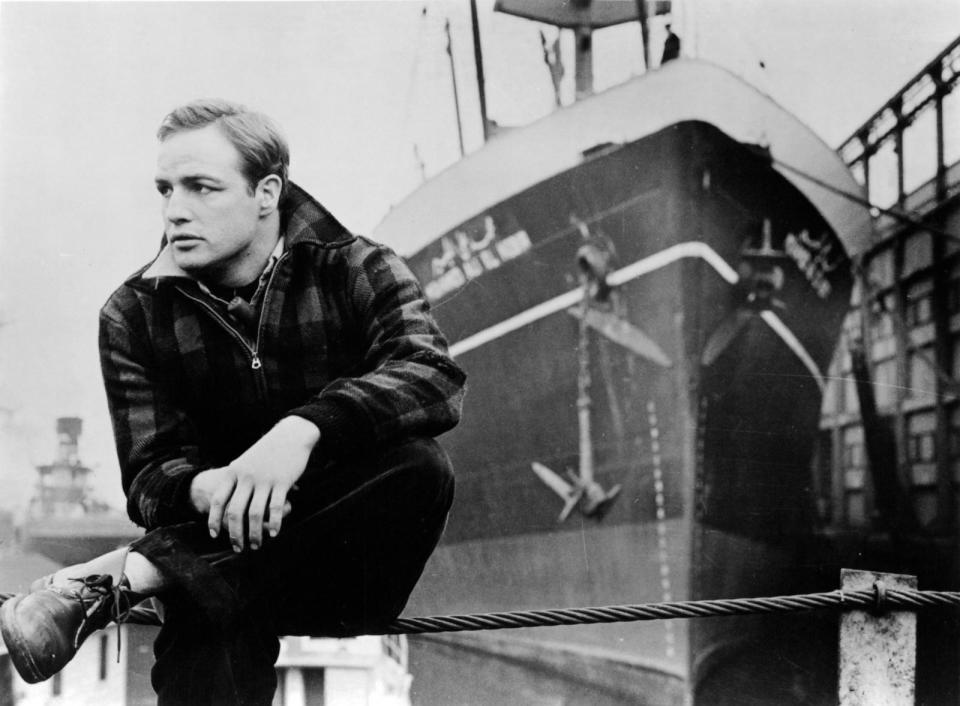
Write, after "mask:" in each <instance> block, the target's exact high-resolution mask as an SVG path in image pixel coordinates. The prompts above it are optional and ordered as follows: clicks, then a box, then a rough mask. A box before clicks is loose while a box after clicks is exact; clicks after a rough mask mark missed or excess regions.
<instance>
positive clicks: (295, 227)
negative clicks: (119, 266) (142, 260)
mask: <svg viewBox="0 0 960 706" xmlns="http://www.w3.org/2000/svg"><path fill="white" fill-rule="evenodd" d="M355 237H356V236H354V235H353V234H352V233H350V231H348V230H347V229H346V228H345V227H344V226H343V224H341V223H340V221H338V220H337V219H336V218H334V216H333V215H332V214H331V213H330V212H329V211H328V210H327V209H325V208H324V207H323V206H322V205H321V204H320V203H319V202H318V201H317V200H316V199H314V198H313V197H312V196H310V194H308V193H307V192H306V191H304V190H303V189H301V188H300V187H299V186H297V185H296V184H294V183H293V182H290V183H289V184H288V190H287V194H286V196H285V197H284V199H283V202H282V203H281V205H280V239H279V240H278V241H277V247H276V248H274V251H273V253H272V255H271V261H272V258H274V257H276V258H279V257H280V255H281V254H282V253H283V251H284V250H285V249H293V248H295V247H299V246H303V245H314V246H319V247H327V248H329V247H338V246H341V245H346V244H348V243H350V242H352V241H353V240H354V239H355ZM167 278H174V279H189V280H193V279H195V278H194V277H193V276H192V275H191V274H189V273H188V272H186V271H185V270H184V269H183V268H181V267H180V266H179V265H177V263H176V262H174V260H173V253H172V252H171V251H170V245H169V244H168V243H167V240H166V237H164V239H163V245H162V247H161V250H160V253H159V254H158V255H157V257H156V259H154V261H153V262H152V263H150V264H149V265H148V266H147V267H146V268H144V269H142V270H141V271H140V272H138V273H135V274H134V275H133V276H132V277H131V278H130V279H128V280H127V282H128V283H130V282H132V281H135V280H155V283H156V284H159V282H160V280H163V279H167Z"/></svg>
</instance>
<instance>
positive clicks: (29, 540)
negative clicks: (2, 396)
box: [5, 417, 143, 588]
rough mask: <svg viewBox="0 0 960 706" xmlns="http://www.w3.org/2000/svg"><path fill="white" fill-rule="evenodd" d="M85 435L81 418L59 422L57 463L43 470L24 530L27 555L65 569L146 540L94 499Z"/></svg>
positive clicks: (119, 514) (122, 517)
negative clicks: (82, 452)
mask: <svg viewBox="0 0 960 706" xmlns="http://www.w3.org/2000/svg"><path fill="white" fill-rule="evenodd" d="M82 430H83V420H81V419H79V418H77V417H60V418H59V419H57V437H58V441H57V453H56V456H55V458H54V460H53V462H52V463H49V464H44V465H41V466H37V475H38V478H37V486H36V492H35V493H34V495H33V497H32V498H31V500H30V505H29V508H28V510H27V514H26V518H25V520H24V523H23V527H22V528H21V530H20V531H21V534H22V542H23V546H24V548H25V549H26V550H27V551H31V552H36V553H38V554H42V555H43V556H45V557H47V558H49V559H52V560H53V561H56V562H58V563H59V564H61V565H63V566H69V565H71V564H79V563H81V562H84V561H87V560H88V559H91V558H93V557H95V556H98V555H100V554H105V553H106V552H109V551H112V550H114V549H116V548H117V547H119V546H123V545H126V544H129V543H130V542H131V541H133V540H134V539H136V538H137V537H140V536H142V535H143V530H142V529H140V528H139V527H137V526H136V525H135V524H133V523H132V522H131V521H130V520H129V519H128V518H127V516H126V515H125V514H123V513H122V512H120V511H117V510H114V509H112V508H110V507H108V506H107V505H105V504H104V503H102V502H100V501H98V500H97V499H96V498H94V497H93V495H92V494H91V492H90V488H89V485H88V482H89V475H90V473H91V472H92V469H91V468H90V467H89V466H86V465H84V464H83V463H82V462H81V460H80V457H79V453H78V446H79V439H80V434H81V432H82ZM5 588H6V587H5Z"/></svg>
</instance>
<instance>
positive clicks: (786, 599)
mask: <svg viewBox="0 0 960 706" xmlns="http://www.w3.org/2000/svg"><path fill="white" fill-rule="evenodd" d="M878 601H879V602H880V604H881V607H882V609H883V610H895V609H910V610H917V609H921V608H934V607H949V606H960V592H951V591H902V590H891V589H887V590H885V591H882V590H881V591H878V590H877V589H873V590H862V591H841V590H836V591H830V592H829V593H809V594H804V595H796V596H775V597H771V598H731V599H721V600H706V601H680V602H673V603H647V604H641V605H619V606H603V607H596V608H569V609H561V610H531V611H518V612H512V613H479V614H474V615H450V616H435V617H429V618H399V619H398V620H395V621H394V622H393V623H392V624H391V625H390V626H389V627H388V628H387V629H386V630H385V631H384V634H407V635H415V634H422V633H436V632H462V631H466V630H503V629H511V628H533V627H556V626H561V625H592V624H599V623H619V622H636V621H642V620H670V619H675V618H714V617H728V616H737V615H751V614H760V613H795V612H801V611H810V610H823V609H827V608H843V609H854V608H865V609H869V610H876V608H877V604H878Z"/></svg>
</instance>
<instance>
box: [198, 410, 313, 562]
mask: <svg viewBox="0 0 960 706" xmlns="http://www.w3.org/2000/svg"><path fill="white" fill-rule="evenodd" d="M319 439H320V431H319V430H318V429H317V427H316V426H315V425H314V424H313V423H312V422H309V421H307V420H306V419H303V418H302V417H284V418H283V419H281V420H280V421H279V422H278V423H277V425H276V426H275V427H273V429H271V430H270V431H268V432H267V433H266V434H264V435H263V437H261V438H260V440H259V441H257V442H256V443H255V444H254V445H253V446H251V447H250V448H249V449H247V450H246V451H245V452H244V453H242V454H241V455H240V456H239V457H237V458H236V459H235V460H234V461H233V463H231V464H230V465H229V466H224V467H222V468H211V469H210V470H207V471H202V472H201V473H199V474H197V475H196V477H194V479H193V482H192V484H191V486H190V499H191V501H192V502H193V504H194V507H196V508H197V510H199V511H200V512H206V513H207V527H208V528H209V530H210V536H211V537H216V536H217V535H219V533H220V528H221V526H223V527H224V528H226V529H227V530H228V531H229V533H230V541H231V543H232V544H233V548H234V550H235V551H238V552H239V551H242V550H243V549H244V548H245V546H246V544H247V540H248V539H249V546H250V548H251V549H257V548H259V547H260V544H261V543H262V541H263V530H264V526H266V529H267V531H268V532H269V534H270V536H271V537H276V536H277V534H278V533H279V532H280V526H281V523H282V520H283V517H284V516H285V515H286V514H287V513H288V512H289V511H290V504H289V503H288V502H287V493H288V492H289V491H290V488H291V487H293V484H294V483H296V482H297V480H298V479H299V478H300V476H301V475H303V471H304V469H305V468H306V466H307V460H308V459H309V458H310V452H311V451H313V447H314V446H315V445H316V443H317V441H319ZM244 527H246V532H244Z"/></svg>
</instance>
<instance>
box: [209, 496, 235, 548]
mask: <svg viewBox="0 0 960 706" xmlns="http://www.w3.org/2000/svg"><path fill="white" fill-rule="evenodd" d="M232 494H233V483H224V484H223V485H221V486H220V487H218V488H217V489H216V490H215V491H214V493H213V495H212V496H210V510H209V511H208V512H207V529H208V530H210V536H211V537H213V538H214V539H215V538H216V537H217V536H218V535H219V534H220V526H221V525H222V524H223V512H224V509H225V508H226V506H227V501H229V500H230V496H231V495H232Z"/></svg>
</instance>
